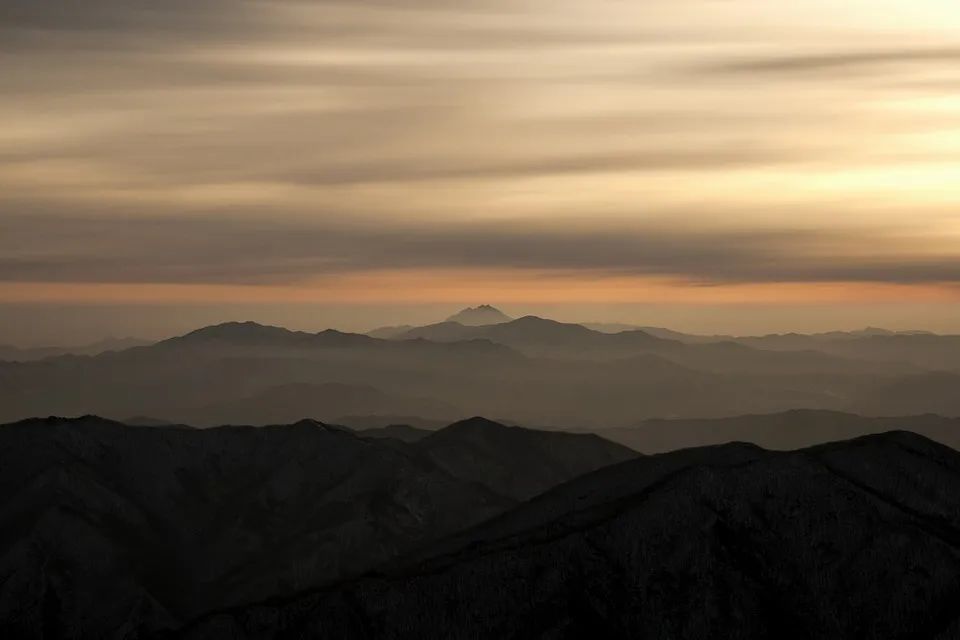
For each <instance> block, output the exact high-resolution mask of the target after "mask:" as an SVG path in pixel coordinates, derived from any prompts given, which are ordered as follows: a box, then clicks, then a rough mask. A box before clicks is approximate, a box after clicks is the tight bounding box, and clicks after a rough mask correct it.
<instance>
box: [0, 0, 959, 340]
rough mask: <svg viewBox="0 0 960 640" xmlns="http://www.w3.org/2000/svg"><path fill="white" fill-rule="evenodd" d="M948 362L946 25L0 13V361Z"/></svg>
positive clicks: (859, 13)
mask: <svg viewBox="0 0 960 640" xmlns="http://www.w3.org/2000/svg"><path fill="white" fill-rule="evenodd" d="M479 303H492V304H498V305H502V306H503V307H504V308H505V310H507V311H510V312H513V313H541V314H544V315H551V316H553V317H557V318H559V319H565V320H609V321H619V322H636V323H639V324H660V325H669V326H671V327H674V328H678V329H684V330H691V331H723V332H744V333H757V332H768V331H788V330H801V331H813V330H826V329H832V328H837V329H850V328H856V327H859V326H865V325H867V324H874V325H881V326H888V327H890V328H895V329H896V328H920V329H933V330H937V331H944V332H957V333H960V6H958V4H957V1H956V0H869V1H868V0H805V1H803V2H775V1H771V0H578V1H573V0H476V1H475V2H467V1H464V0H349V1H347V0H345V1H342V2H334V1H327V0H318V1H314V2H307V1H298V0H242V1H240V0H163V1H162V2H160V1H157V0H84V1H83V2H67V1H66V0H55V1H54V0H51V1H47V0H0V343H3V342H12V343H21V344H37V343H44V342H51V341H57V340H58V339H59V341H60V342H75V341H83V340H93V339H97V338H99V337H103V336H104V335H107V334H133V335H142V336H145V337H159V336H162V335H168V334H170V333H176V332H179V331H182V330H186V329H189V328H193V327H194V326H195V325H197V324H203V323H207V322H215V321H223V320H232V319H248V318H249V319H255V320H262V321H265V322H273V323H277V324H285V325H288V326H291V327H295V328H306V329H315V330H316V329H321V328H324V327H325V326H328V325H333V326H339V327H341V328H345V329H352V330H359V329H368V328H372V326H374V325H377V324H394V323H403V322H427V321H431V320H435V319H437V315H438V314H439V315H440V316H443V315H446V314H447V312H449V311H453V310H455V309H456V308H458V307H462V306H465V305H467V304H471V305H472V304H479Z"/></svg>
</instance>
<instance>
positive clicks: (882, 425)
mask: <svg viewBox="0 0 960 640" xmlns="http://www.w3.org/2000/svg"><path fill="white" fill-rule="evenodd" d="M957 383H958V380H956V379H955V380H953V384H954V385H956V384H957ZM954 388H958V387H956V386H954ZM887 431H910V432H912V433H917V434H920V435H923V436H924V437H927V438H930V439H931V440H935V441H937V442H939V443H941V444H945V445H947V446H948V447H951V448H954V449H957V450H960V418H947V417H943V416H939V415H933V414H926V415H904V416H903V417H868V416H860V415H855V414H852V413H844V412H840V411H814V410H807V409H797V410H791V411H784V412H779V413H770V414H758V415H744V416H735V417H730V418H704V419H693V420H691V419H687V420H676V419H675V420H645V421H644V422H642V423H641V424H639V425H637V426H634V427H623V428H616V429H604V430H601V431H599V433H602V434H603V436H604V437H606V438H609V439H610V440H614V441H616V442H619V443H621V444H624V445H626V446H628V447H631V448H632V449H636V450H637V451H642V452H643V453H661V452H665V451H674V450H677V449H684V448H688V447H702V446H708V445H715V444H723V443H725V442H749V443H752V444H756V445H759V446H761V447H764V448H766V449H778V450H789V449H798V448H801V447H809V446H812V445H815V444H821V443H824V442H832V441H835V440H846V439H850V438H857V437H860V436H865V435H870V434H875V433H884V432H887Z"/></svg>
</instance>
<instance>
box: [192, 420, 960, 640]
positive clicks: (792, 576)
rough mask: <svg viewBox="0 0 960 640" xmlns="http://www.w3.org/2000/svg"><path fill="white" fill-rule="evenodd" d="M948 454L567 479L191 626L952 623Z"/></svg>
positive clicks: (683, 633) (790, 458)
mask: <svg viewBox="0 0 960 640" xmlns="http://www.w3.org/2000/svg"><path fill="white" fill-rule="evenodd" d="M957 482H960V454H958V453H957V452H956V451H953V450H950V449H947V448H945V447H942V446H938V445H935V444H933V443H931V442H929V441H927V440H924V439H923V438H921V437H919V436H915V435H912V434H907V433H902V432H894V433H889V434H884V435H881V436H871V437H868V438H864V439H860V440H855V441H851V442H844V443H837V444H831V445H824V446H820V447H816V448H813V449H808V450H803V451H798V452H795V453H770V452H766V451H764V450H762V449H760V448H757V447H753V446H749V445H741V444H732V445H725V446H721V447H715V448H708V449H694V450H687V451H681V452H677V453H673V454H665V455H663V456H657V457H654V458H640V459H637V460H634V461H628V462H624V463H622V464H619V465H614V466H611V467H607V468H604V469H601V470H599V471H597V472H594V473H593V474H589V475H587V476H584V477H581V478H578V479H576V480H573V481H571V482H570V483H567V484H565V485H562V486H560V487H558V488H557V489H554V490H553V491H550V492H548V493H546V494H544V495H541V496H540V497H538V498H536V499H534V500H532V501H530V502H528V503H525V504H523V505H521V506H519V507H517V508H515V509H514V510H512V511H510V512H508V513H507V514H506V515H504V516H502V517H500V518H498V519H496V520H493V521H491V522H488V523H486V524H483V525H480V526H478V527H476V528H474V529H471V530H469V531H466V532H463V533H461V534H459V535H456V536H453V537H451V538H449V539H447V540H446V541H445V542H442V543H440V544H438V545H436V546H435V547H434V549H433V550H432V552H431V553H429V554H427V555H426V556H425V557H420V558H417V557H413V558H410V559H408V560H407V561H406V562H404V563H399V564H395V565H394V566H392V567H388V568H387V569H385V570H384V571H383V572H381V573H380V574H379V575H373V576H369V577H366V578H363V579H360V580H356V581H349V582H345V583H342V584H340V585H337V586H334V587H331V588H327V589H322V590H316V591H314V592H313V593H308V594H304V595H301V596H298V597H296V598H293V599H288V600H279V601H272V602H269V603H264V604H262V605H257V606H252V607H242V608H238V609H234V610H231V611H227V612H223V613H219V614H216V615H213V616H210V617H208V618H205V619H203V620H200V621H198V622H197V623H196V624H195V625H193V626H192V627H191V628H190V629H188V631H187V633H186V634H185V637H187V638H207V637H229V638H238V639H240V638H285V637H343V638H361V637H376V638H396V639H400V638H411V639H413V638H424V637H449V638H585V637H599V638H624V639H626V638H648V637H650V638H719V637H723V638H750V639H753V638H756V639H761V638H887V639H894V640H895V639H904V640H906V639H907V638H933V639H936V638H943V639H947V638H955V637H957V634H958V633H960V618H958V615H957V609H956V602H957V599H958V598H960V587H958V583H957V581H956V576H957V575H960V553H958V550H957V545H958V542H960V516H958V514H960V499H958V497H957V496H958V494H957V492H956V491H952V490H951V489H952V488H954V487H956V484H957Z"/></svg>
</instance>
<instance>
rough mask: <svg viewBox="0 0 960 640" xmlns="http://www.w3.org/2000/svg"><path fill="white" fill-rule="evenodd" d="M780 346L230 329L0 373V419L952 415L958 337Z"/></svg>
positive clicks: (540, 323) (482, 330)
mask: <svg viewBox="0 0 960 640" xmlns="http://www.w3.org/2000/svg"><path fill="white" fill-rule="evenodd" d="M480 309H481V313H482V314H488V313H489V310H485V309H483V308H482V307H481V308H480ZM468 311H476V309H474V310H468ZM493 312H496V310H495V309H494V310H493ZM678 335H680V336H682V335H683V334H678ZM777 340H779V339H777ZM777 340H773V338H769V339H768V338H764V339H758V340H755V341H752V342H751V341H750V340H747V339H739V338H738V339H735V340H726V339H724V340H721V341H716V342H711V341H703V340H699V339H698V340H688V339H685V338H684V339H679V338H677V337H673V338H665V337H661V336H657V335H654V334H653V333H652V332H650V331H642V330H630V331H624V332H620V333H604V332H600V331H594V330H591V329H588V328H587V327H584V326H582V325H578V324H571V323H562V322H556V321H553V320H549V319H545V318H537V317H533V316H525V317H522V318H518V319H516V320H508V321H503V322H498V323H496V324H490V325H479V326H468V325H464V324H461V323H458V322H452V321H448V322H442V323H439V324H434V325H427V326H424V327H415V328H409V329H405V330H404V331H402V332H401V333H399V334H397V335H395V336H394V337H392V338H390V339H385V338H375V337H372V336H368V335H362V334H351V333H344V332H340V331H334V330H326V331H321V332H318V333H309V332H302V331H290V330H287V329H284V328H281V327H271V326H265V325H260V324H256V323H252V322H229V323H224V324H221V325H215V326H210V327H204V328H201V329H199V330H197V331H193V332H191V333H188V334H185V335H183V336H178V337H174V338H171V339H168V340H163V341H160V342H158V343H156V344H152V345H146V346H138V347H134V348H130V349H126V350H123V351H111V352H106V353H102V354H98V355H93V356H76V355H63V356H54V357H48V358H45V359H43V360H41V361H36V362H0V382H2V383H3V384H2V385H0V420H4V421H13V420H19V419H25V418H29V417H32V416H37V415H51V414H55V415H68V416H70V415H73V416H79V415H85V414H97V415H103V416H106V417H109V418H112V419H116V420H126V419H128V418H130V417H132V416H146V417H150V418H152V419H157V420H160V421H166V422H181V423H187V424H195V425H196V426H212V425H216V424H225V423H245V424H265V423H270V422H292V421H295V420H298V419H300V418H304V417H311V418H315V419H318V420H321V421H324V422H333V423H346V424H351V423H356V424H358V425H362V426H385V425H387V424H389V423H390V422H397V421H398V420H396V418H402V420H399V421H402V422H409V423H411V424H415V425H417V424H418V425H426V426H429V425H433V426H436V425H438V424H443V423H449V422H454V421H456V420H458V419H461V418H464V417H467V416H470V415H477V414H486V415H491V416H495V417H496V418H498V419H502V420H506V421H512V422H516V423H521V424H534V425H545V426H549V427H561V428H568V429H577V428H587V429H593V428H608V427H628V426H634V425H636V424H638V423H639V422H641V421H643V420H645V419H653V418H683V419H694V418H715V417H733V416H738V415H743V414H748V413H755V414H762V413H773V412H781V411H787V410H793V409H813V410H828V411H840V412H849V413H856V414H861V415H874V416H879V415H914V414H920V413H929V412H935V413H938V414H942V415H947V416H957V415H960V395H958V394H957V393H956V392H955V389H956V388H957V384H958V383H960V351H957V349H958V347H957V344H960V343H958V342H957V341H958V340H960V338H957V337H956V336H937V335H929V334H893V335H888V334H886V333H883V334H879V333H877V332H873V331H871V332H866V333H865V334H864V335H848V336H847V337H844V338H840V337H837V336H831V337H829V338H826V337H823V336H820V337H818V336H806V337H799V338H791V340H794V341H797V342H798V346H802V347H804V348H802V349H799V350H795V349H785V348H782V347H784V346H785V345H784V344H782V343H781V342H778V341H777ZM765 341H767V342H769V341H773V342H775V343H776V344H775V345H771V346H769V348H768V346H764V345H765V344H766V342H765ZM801 343H802V344H801ZM824 345H825V346H824ZM838 345H839V346H838Z"/></svg>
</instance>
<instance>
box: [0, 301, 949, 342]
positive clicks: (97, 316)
mask: <svg viewBox="0 0 960 640" xmlns="http://www.w3.org/2000/svg"><path fill="white" fill-rule="evenodd" d="M479 304H487V301H478V302H477V303H476V304H470V305H455V304H454V305H450V304H433V305H416V306H413V305H410V306H404V307H382V306H376V305H367V306H364V307H345V308H330V307H312V306H310V305H272V306H262V305H252V306H251V305H233V306H231V307H227V308H226V309H224V308H223V307H220V306H215V305H214V306H211V305H199V304H197V305H192V306H179V305H174V306H170V307H168V306H137V305H120V306H95V305H90V306H81V307H61V306H58V305H44V306H42V307H36V306H24V307H10V306H8V307H6V308H3V306H2V305H0V309H3V313H0V344H7V345H11V346H16V347H23V348H29V347H48V346H60V347H70V346H79V345H86V344H91V343H94V342H97V341H100V340H103V339H108V338H127V337H132V338H140V339H145V340H160V339H164V338H169V337H173V336H177V335H182V334H184V333H187V332H189V331H192V330H195V329H199V328H201V327H204V326H209V325H216V324H222V323H225V322H244V321H253V322H257V323H260V324H267V325H275V326H282V327H284V328H287V329H292V330H297V331H322V330H324V329H337V330H340V331H345V332H353V333H367V332H369V331H372V330H374V329H377V328H381V327H387V326H397V325H414V326H421V325H427V324H433V323H436V322H441V321H443V320H445V319H446V318H447V317H449V316H451V315H453V314H454V313H456V312H458V311H461V310H462V309H464V308H466V307H467V306H477V305H479ZM494 306H496V307H497V308H498V309H500V310H502V311H504V312H505V313H507V314H508V315H510V316H512V317H515V318H518V317H522V316H526V315H534V316H539V317H543V318H548V319H551V320H557V321H560V322H570V323H610V324H625V325H633V326H647V327H660V328H665V329H672V330H674V331H680V332H684V333H691V334H699V335H724V334H725V335H736V336H760V335H768V334H784V333H807V334H812V333H824V332H829V331H857V330H861V329H866V328H880V329H887V330H891V331H930V332H932V333H939V334H960V322H958V323H956V324H953V323H949V322H947V323H942V324H938V323H930V322H929V321H924V320H923V319H922V317H923V316H922V315H921V316H920V319H918V318H916V317H915V314H917V313H918V312H917V309H916V308H914V307H911V308H908V309H903V308H897V306H896V305H889V306H885V308H883V309H880V310H878V309H877V308H876V307H869V308H853V309H849V308H847V309H843V310H842V311H843V312H842V313H838V309H836V308H822V311H823V315H821V316H809V317H806V318H803V319H802V320H800V321H798V319H797V318H796V317H794V310H793V309H784V308H770V307H767V308H766V309H763V311H765V312H766V313H764V314H762V318H761V320H760V321H754V322H751V318H750V316H751V314H750V309H749V307H747V308H745V307H744V306H742V305H736V306H729V307H725V308H719V309H710V310H709V312H707V313H704V310H703V309H697V310H696V311H694V310H691V308H690V307H675V308H664V307H648V308H637V307H635V306H632V307H629V306H623V307H619V308H618V307H614V306H610V305H607V306H596V307H580V306H573V305H562V306H561V305H555V306H524V305H509V304H508V305H494ZM884 312H886V313H884ZM745 315H746V316H747V318H745V317H744V316H745ZM64 316H69V318H70V322H69V323H65V322H64V320H63V318H64ZM878 318H879V319H885V320H886V321H885V322H882V321H878Z"/></svg>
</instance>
